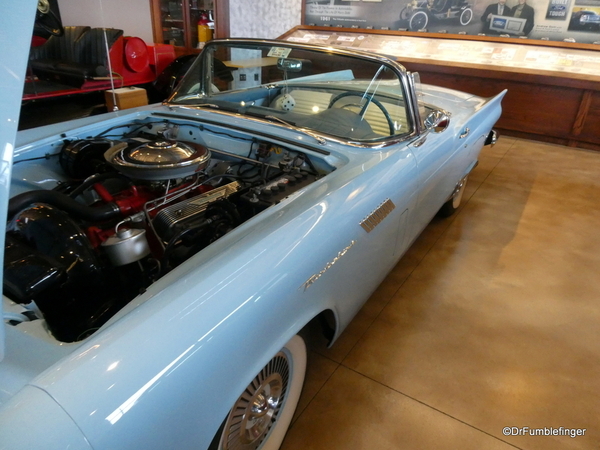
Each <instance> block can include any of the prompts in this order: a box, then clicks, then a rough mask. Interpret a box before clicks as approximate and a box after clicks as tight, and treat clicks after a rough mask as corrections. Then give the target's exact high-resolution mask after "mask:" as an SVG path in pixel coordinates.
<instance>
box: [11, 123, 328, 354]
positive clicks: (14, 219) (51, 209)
mask: <svg viewBox="0 0 600 450" xmlns="http://www.w3.org/2000/svg"><path fill="white" fill-rule="evenodd" d="M125 128H126V132H123V133H121V134H119V133H117V135H109V133H108V132H104V133H101V134H99V135H97V136H93V137H86V138H82V139H73V140H65V141H64V143H63V144H62V148H61V149H60V151H59V152H58V154H57V155H55V157H57V158H58V160H59V165H60V168H61V170H62V171H63V172H64V175H65V177H64V178H62V180H61V181H60V182H57V185H56V187H55V188H54V189H51V190H50V189H35V190H29V191H26V192H22V193H20V194H18V195H16V196H14V197H13V198H12V199H11V200H10V203H9V210H8V225H7V235H6V244H5V262H4V294H5V295H6V296H7V297H8V298H10V299H11V300H12V301H13V302H16V303H18V304H21V305H28V306H27V307H28V310H30V312H28V313H26V314H29V315H30V316H31V318H34V317H33V316H35V315H37V316H38V317H39V316H40V315H41V316H43V319H45V321H46V323H47V327H48V329H49V331H50V332H51V333H52V334H53V335H54V337H55V338H56V339H58V340H59V341H62V342H74V341H78V340H81V339H83V338H85V337H87V336H89V335H90V334H92V333H93V332H94V331H96V330H97V329H98V328H99V327H100V326H102V324H104V323H105V322H106V321H107V320H108V319H109V318H110V317H112V316H113V315H114V314H115V313H116V312H117V311H119V310H120V309H121V308H122V307H123V306H124V305H125V304H127V303H128V302H129V301H131V299H133V298H134V297H136V296H137V295H139V294H140V293H141V292H143V291H144V290H145V289H146V288H147V287H148V286H149V285H150V284H152V283H153V282H154V281H156V280H157V279H159V278H160V277H162V276H164V275H165V274H166V273H168V272H169V271H171V270H173V269H174V268H175V267H177V266H178V265H180V264H181V263H183V262H184V261H186V260H187V259H188V258H190V257H191V256H192V255H194V254H196V253H198V252H199V251H201V250H202V249H203V248H205V247H206V246H208V245H210V244H211V243H213V242H215V241H216V240H217V239H219V238H220V237H222V236H224V235H225V234H227V233H228V232H230V231H231V230H233V229H234V228H236V227H237V226H238V225H240V224H241V223H243V222H245V221H246V220H248V219H250V218H251V217H253V216H255V215H256V214H258V213H260V212H261V211H263V210H265V209H266V208H269V207H270V206H272V205H275V204H277V203H279V202H280V201H281V200H282V199H284V198H285V197H287V196H289V195H290V194H291V193H293V192H295V191H297V190H299V189H301V188H303V187H305V186H307V185H309V184H310V183H312V182H314V181H315V180H317V179H318V178H319V177H320V176H322V175H324V173H323V172H324V171H323V170H320V169H319V170H318V169H317V168H315V166H314V165H313V163H312V162H311V160H310V159H309V156H308V155H307V154H305V153H304V152H300V151H292V150H289V149H286V148H282V147H281V146H279V145H276V144H275V143H272V142H267V141H261V140H258V139H255V138H248V139H246V140H245V141H243V142H242V143H241V144H240V145H242V146H243V147H244V152H245V155H246V156H243V155H242V154H241V152H240V151H238V152H230V151H228V150H223V149H217V148H213V146H211V148H210V149H209V148H208V147H207V146H206V145H203V144H201V143H199V142H198V140H194V139H189V140H185V139H183V138H182V137H181V135H185V133H183V132H182V130H180V129H179V127H178V126H177V125H174V124H172V123H168V122H162V123H161V124H160V125H156V124H151V125H141V126H131V125H128V126H126V127H125ZM190 135H191V133H190V134H188V136H190Z"/></svg>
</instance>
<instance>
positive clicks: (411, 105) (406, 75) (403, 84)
mask: <svg viewBox="0 0 600 450" xmlns="http://www.w3.org/2000/svg"><path fill="white" fill-rule="evenodd" d="M236 44H237V45H240V46H278V47H288V48H292V49H298V50H316V51H319V52H323V53H330V54H334V55H339V56H346V57H359V58H361V59H366V60H369V61H371V62H376V63H379V64H382V65H385V66H387V67H389V68H390V69H391V70H393V72H394V73H395V74H396V76H397V77H398V79H399V80H400V88H401V89H402V93H403V97H404V101H405V103H406V114H407V119H408V121H409V122H410V131H409V132H407V133H404V134H401V135H394V136H388V137H384V138H381V139H379V140H377V141H355V140H350V139H344V138H343V137H340V136H333V135H330V134H325V133H322V132H319V131H316V130H312V129H309V130H308V131H309V132H310V133H312V134H314V135H316V136H319V137H320V138H323V139H325V140H327V141H330V142H336V143H340V144H345V145H351V146H353V147H361V148H384V147H388V146H391V145H395V144H398V143H400V142H404V141H409V140H412V139H415V138H416V137H418V136H419V135H421V134H422V133H423V128H422V125H421V123H420V116H419V111H418V99H417V94H416V92H415V86H414V83H413V82H412V81H411V80H412V77H411V76H410V72H408V71H407V70H406V68H405V67H404V66H402V65H401V64H400V63H399V62H397V60H396V59H393V58H391V57H387V56H384V55H380V54H376V53H370V52H365V51H361V50H351V51H349V50H347V49H345V48H344V47H336V46H330V45H319V44H303V43H298V42H288V41H283V40H270V39H252V38H234V39H231V38H228V39H214V40H212V41H209V42H208V43H207V44H206V46H205V47H204V49H203V50H202V52H201V53H200V54H199V55H198V58H199V59H201V60H202V59H203V58H206V53H207V52H209V51H210V49H211V48H212V47H216V46H218V45H227V46H230V47H235V45H236ZM194 64H199V63H198V62H194ZM210 73H211V72H210V67H206V65H205V64H203V67H202V68H201V78H202V81H203V82H202V86H201V89H202V91H200V92H199V93H200V94H201V95H203V96H205V97H206V98H207V99H208V98H209V96H208V95H207V93H206V92H204V89H205V87H206V86H207V85H208V83H209V81H210ZM184 79H185V77H184ZM182 82H183V79H182V80H181V81H180V83H179V84H178V85H177V87H176V88H175V89H174V91H173V93H172V94H171V95H170V96H169V98H168V99H167V100H165V101H164V102H163V105H165V106H168V107H170V108H182V109H196V110H199V109H202V107H201V106H198V107H194V105H185V104H178V103H172V101H173V100H174V99H175V97H177V93H178V91H179V88H180V86H181V84H182ZM211 113H217V114H225V115H231V116H237V117H239V114H234V113H231V112H228V111H218V110H211ZM244 118H245V119H248V120H250V119H251V120H252V121H260V122H262V123H267V124H271V125H273V122H272V121H268V120H263V119H260V118H255V117H244ZM278 126H281V127H284V128H287V129H290V130H294V131H303V132H305V131H304V130H305V129H304V128H302V127H293V126H288V125H284V124H282V123H280V124H278Z"/></svg>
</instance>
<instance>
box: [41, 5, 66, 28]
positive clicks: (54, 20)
mask: <svg viewBox="0 0 600 450" xmlns="http://www.w3.org/2000/svg"><path fill="white" fill-rule="evenodd" d="M56 8H58V5H56V7H55V8H53V7H52V5H50V0H38V6H37V12H36V14H35V25H36V27H37V28H40V29H42V30H43V31H44V32H46V33H48V34H50V35H51V36H62V35H63V34H65V29H64V28H63V24H62V20H60V16H59V13H58V10H55V9H56Z"/></svg>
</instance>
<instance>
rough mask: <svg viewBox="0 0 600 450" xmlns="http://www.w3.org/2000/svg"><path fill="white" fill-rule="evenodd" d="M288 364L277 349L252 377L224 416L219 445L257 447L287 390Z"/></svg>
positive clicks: (277, 411) (268, 428) (246, 448)
mask: <svg viewBox="0 0 600 450" xmlns="http://www.w3.org/2000/svg"><path fill="white" fill-rule="evenodd" d="M289 376H290V364H289V361H288V358H287V356H286V355H285V353H283V352H279V353H278V354H277V355H275V357H274V358H273V359H272V360H271V361H270V362H269V364H267V365H266V366H265V367H264V368H263V370H261V371H260V373H259V374H258V375H257V376H256V377H255V378H254V380H252V383H250V384H249V385H248V387H247V388H246V390H245V391H244V393H243V394H242V395H241V396H240V398H239V399H238V400H237V402H236V403H235V405H234V407H233V408H232V410H231V413H230V414H229V417H228V418H227V422H226V424H225V429H224V431H223V437H222V439H221V443H222V448H223V449H231V450H234V449H242V450H255V449H257V448H258V447H259V446H260V445H261V444H262V442H263V441H264V439H265V437H266V436H267V435H268V433H269V430H270V429H271V428H272V426H273V424H274V423H275V422H276V420H277V416H278V415H279V411H280V410H281V406H282V404H283V401H284V400H285V396H286V394H287V391H288V382H289Z"/></svg>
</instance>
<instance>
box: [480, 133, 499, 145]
mask: <svg viewBox="0 0 600 450" xmlns="http://www.w3.org/2000/svg"><path fill="white" fill-rule="evenodd" d="M498 136H499V134H498V132H497V131H496V130H491V131H490V134H488V137H487V138H486V140H485V143H484V144H483V145H490V146H492V147H493V146H494V145H495V144H496V142H498Z"/></svg>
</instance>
